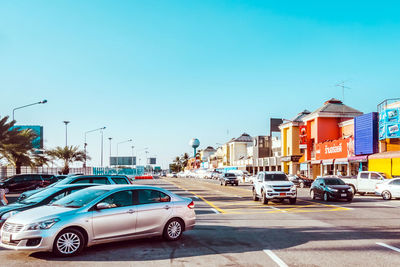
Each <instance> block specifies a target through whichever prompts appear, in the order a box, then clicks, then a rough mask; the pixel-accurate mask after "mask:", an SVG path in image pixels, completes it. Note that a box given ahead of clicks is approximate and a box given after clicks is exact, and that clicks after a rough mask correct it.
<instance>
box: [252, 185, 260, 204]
mask: <svg viewBox="0 0 400 267" xmlns="http://www.w3.org/2000/svg"><path fill="white" fill-rule="evenodd" d="M253 200H254V201H258V200H259V198H258V196H257V192H256V190H255V189H254V188H253Z"/></svg>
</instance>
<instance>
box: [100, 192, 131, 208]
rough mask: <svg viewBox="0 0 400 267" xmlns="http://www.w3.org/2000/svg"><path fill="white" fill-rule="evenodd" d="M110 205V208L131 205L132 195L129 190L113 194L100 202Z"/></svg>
mask: <svg viewBox="0 0 400 267" xmlns="http://www.w3.org/2000/svg"><path fill="white" fill-rule="evenodd" d="M100 202H101V203H107V204H110V205H111V208H118V207H126V206H132V205H133V193H132V191H130V190H127V191H121V192H117V193H114V194H112V195H110V196H108V197H106V198H105V199H103V200H101V201H100Z"/></svg>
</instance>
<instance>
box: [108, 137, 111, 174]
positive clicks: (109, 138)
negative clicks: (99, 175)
mask: <svg viewBox="0 0 400 267" xmlns="http://www.w3.org/2000/svg"><path fill="white" fill-rule="evenodd" d="M108 140H110V159H109V160H110V168H111V140H112V137H108Z"/></svg>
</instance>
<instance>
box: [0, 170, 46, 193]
mask: <svg viewBox="0 0 400 267" xmlns="http://www.w3.org/2000/svg"><path fill="white" fill-rule="evenodd" d="M51 176H53V175H51ZM50 180H51V179H50V177H45V178H43V177H42V175H41V174H18V175H14V176H11V177H9V178H6V179H4V180H2V181H0V186H3V187H5V188H7V189H8V190H9V191H10V192H16V191H26V190H32V189H38V188H42V187H45V186H47V185H49V184H50Z"/></svg>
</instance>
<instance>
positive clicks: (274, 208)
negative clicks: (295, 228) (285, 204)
mask: <svg viewBox="0 0 400 267" xmlns="http://www.w3.org/2000/svg"><path fill="white" fill-rule="evenodd" d="M269 208H271V209H273V210H279V211H280V212H287V211H286V210H281V209H278V208H276V207H272V206H269Z"/></svg>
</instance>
